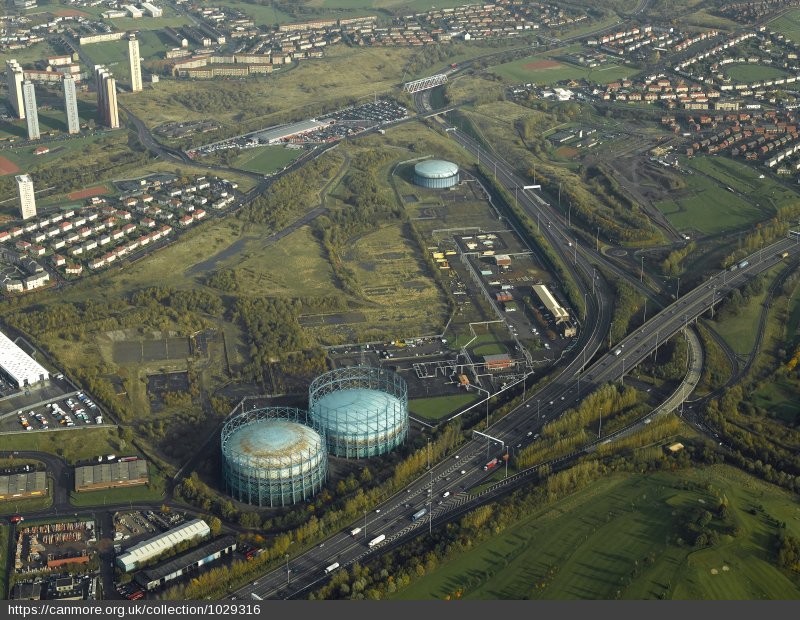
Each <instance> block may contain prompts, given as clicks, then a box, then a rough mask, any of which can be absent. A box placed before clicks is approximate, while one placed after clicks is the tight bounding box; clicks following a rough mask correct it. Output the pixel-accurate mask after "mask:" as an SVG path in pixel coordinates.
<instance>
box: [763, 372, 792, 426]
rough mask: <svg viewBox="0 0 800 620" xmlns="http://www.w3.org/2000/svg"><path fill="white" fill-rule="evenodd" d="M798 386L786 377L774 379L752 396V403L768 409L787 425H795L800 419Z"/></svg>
mask: <svg viewBox="0 0 800 620" xmlns="http://www.w3.org/2000/svg"><path fill="white" fill-rule="evenodd" d="M798 391H800V384H798V382H797V381H796V380H791V379H788V378H786V377H780V378H775V379H773V380H772V381H770V382H768V383H764V384H763V385H762V386H761V387H760V388H759V389H758V390H757V391H756V392H755V393H754V394H753V403H754V404H755V405H757V406H759V407H764V408H765V409H768V410H769V411H770V413H774V414H775V415H776V416H777V417H778V418H780V419H781V420H783V421H784V422H788V423H789V424H794V423H796V421H797V419H798V417H800V402H798V400H797V394H798Z"/></svg>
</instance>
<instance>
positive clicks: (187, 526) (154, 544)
mask: <svg viewBox="0 0 800 620" xmlns="http://www.w3.org/2000/svg"><path fill="white" fill-rule="evenodd" d="M210 535H211V529H210V528H209V527H208V523H206V522H205V521H203V520H202V519H192V520H191V521H187V522H186V523H184V524H183V525H179V526H178V527H174V528H172V529H171V530H168V531H166V532H164V533H162V534H158V535H157V536H153V538H150V539H148V540H145V541H142V542H140V543H138V544H136V545H134V546H133V547H131V548H130V549H128V550H127V551H126V552H125V553H123V554H121V555H119V556H117V566H118V567H119V568H120V569H122V570H123V571H125V572H126V573H129V572H130V571H132V570H134V569H135V568H136V567H138V566H139V565H140V564H143V563H145V562H149V561H150V560H152V559H153V558H155V557H157V556H159V555H161V554H162V553H164V552H165V551H167V550H168V549H172V548H173V547H175V546H176V545H178V544H179V543H182V542H185V541H187V540H192V539H195V538H205V537H206V536H210Z"/></svg>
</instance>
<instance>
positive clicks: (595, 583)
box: [396, 466, 800, 599]
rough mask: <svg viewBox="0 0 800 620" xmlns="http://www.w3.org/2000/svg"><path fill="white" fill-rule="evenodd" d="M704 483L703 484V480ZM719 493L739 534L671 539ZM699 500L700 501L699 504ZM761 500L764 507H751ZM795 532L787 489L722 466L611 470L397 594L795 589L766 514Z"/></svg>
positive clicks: (685, 593)
mask: <svg viewBox="0 0 800 620" xmlns="http://www.w3.org/2000/svg"><path fill="white" fill-rule="evenodd" d="M707 489H708V490H707ZM712 489H713V491H715V492H718V493H719V494H720V495H724V496H725V497H727V498H728V501H729V508H730V511H731V515H732V519H733V522H734V523H736V525H737V526H739V527H740V528H741V531H742V533H741V535H740V536H738V537H737V538H732V537H730V536H728V535H722V537H721V542H720V543H719V544H718V545H717V546H716V547H714V548H707V549H700V550H695V549H694V547H693V546H692V545H691V544H687V543H683V544H681V543H679V542H678V538H679V537H680V536H681V535H682V534H683V532H682V531H680V530H679V528H678V522H679V520H680V519H681V518H682V517H685V515H687V514H688V513H689V512H690V511H691V510H692V509H693V508H695V507H698V506H703V505H704V504H705V506H707V507H709V508H708V509H709V510H713V509H714V508H715V507H716V504H717V503H718V499H717V498H716V497H715V496H714V494H712V492H711V490H712ZM700 502H703V503H700ZM759 505H762V506H763V508H764V512H763V513H761V512H759V511H757V510H755V512H756V514H751V510H754V509H755V508H756V507H757V506H759ZM766 515H769V516H770V517H773V518H777V519H778V520H781V521H786V523H787V529H788V530H789V532H790V533H792V534H793V535H794V536H798V534H800V508H798V506H797V503H796V502H795V501H794V499H793V498H792V496H791V495H790V494H788V493H785V492H784V491H782V490H780V489H778V488H777V487H773V486H771V485H768V484H766V483H763V482H761V481H759V480H757V479H755V478H752V477H750V476H747V475H746V474H743V473H741V472H740V471H738V470H736V469H733V468H731V467H727V466H714V467H710V468H706V469H697V470H686V471H681V472H677V473H657V474H652V475H642V474H634V475H622V474H617V475H612V476H608V477H606V478H603V479H601V480H598V481H596V482H594V483H592V485H591V486H590V487H589V488H587V489H584V490H582V491H580V492H579V493H576V494H574V495H572V496H570V497H567V498H565V499H563V500H560V501H558V502H556V503H555V504H552V505H550V506H547V507H544V508H542V509H540V510H538V511H536V512H534V513H533V514H531V515H530V516H529V517H527V518H525V519H523V520H521V521H519V522H518V523H516V524H515V525H513V526H510V527H508V528H506V530H505V531H503V532H502V533H500V534H499V535H497V536H494V537H492V538H490V539H489V540H487V541H484V542H482V543H481V544H479V545H477V546H476V547H474V548H473V549H471V550H470V551H468V552H466V553H464V554H462V555H460V556H458V557H457V558H455V559H453V560H451V561H450V562H448V563H446V564H444V565H442V566H440V567H439V568H438V569H436V570H435V571H434V572H433V573H427V574H426V575H425V577H424V579H418V580H416V581H415V582H414V583H412V585H411V586H409V587H408V588H406V589H405V590H403V591H401V592H400V593H398V595H396V598H401V599H441V598H444V597H445V596H446V595H448V594H451V593H452V592H454V591H456V590H458V589H463V598H465V599H523V598H541V599H614V598H621V599H653V598H660V597H665V598H673V599H796V598H800V587H798V584H797V582H796V580H792V579H790V578H789V577H787V576H786V574H784V573H783V572H782V571H780V570H778V569H777V568H775V567H774V566H773V565H772V563H771V560H772V557H773V555H772V554H773V551H772V547H771V544H772V536H773V534H774V533H775V531H776V530H775V528H774V526H773V525H771V524H770V523H768V521H767V516H766Z"/></svg>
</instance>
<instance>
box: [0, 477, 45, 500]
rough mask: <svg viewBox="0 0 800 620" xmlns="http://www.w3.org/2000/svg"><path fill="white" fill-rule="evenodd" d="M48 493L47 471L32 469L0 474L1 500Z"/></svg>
mask: <svg viewBox="0 0 800 620" xmlns="http://www.w3.org/2000/svg"><path fill="white" fill-rule="evenodd" d="M43 495H47V473H46V472H43V471H32V472H29V473H23V474H11V475H10V476H0V501H8V500H18V499H26V498H28V497H41V496H43Z"/></svg>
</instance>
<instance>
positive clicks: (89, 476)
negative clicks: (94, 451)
mask: <svg viewBox="0 0 800 620" xmlns="http://www.w3.org/2000/svg"><path fill="white" fill-rule="evenodd" d="M149 481H150V479H149V477H148V474H147V461H145V460H144V459H136V460H135V461H117V462H116V463H100V464H97V465H84V466H82V467H76V468H75V491H77V492H81V491H97V490H100V489H114V488H117V487H130V486H138V485H142V484H147V483H148V482H149Z"/></svg>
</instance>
